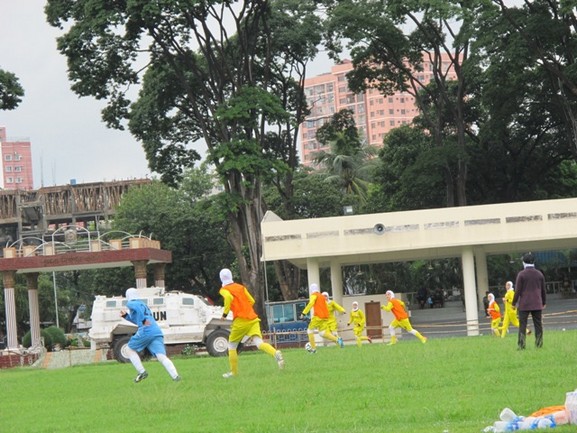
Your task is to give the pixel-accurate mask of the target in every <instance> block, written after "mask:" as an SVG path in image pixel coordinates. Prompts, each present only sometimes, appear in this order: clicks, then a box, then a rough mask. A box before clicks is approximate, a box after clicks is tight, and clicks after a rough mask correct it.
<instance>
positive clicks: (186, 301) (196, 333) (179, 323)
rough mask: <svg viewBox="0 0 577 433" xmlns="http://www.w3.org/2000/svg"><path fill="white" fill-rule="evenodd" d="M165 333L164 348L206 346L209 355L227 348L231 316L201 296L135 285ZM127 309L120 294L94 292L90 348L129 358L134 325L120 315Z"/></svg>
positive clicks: (124, 359)
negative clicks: (103, 294) (110, 350)
mask: <svg viewBox="0 0 577 433" xmlns="http://www.w3.org/2000/svg"><path fill="white" fill-rule="evenodd" d="M138 292H139V293H140V295H141V296H140V299H141V300H142V301H144V302H146V304H147V305H148V308H150V311H151V312H152V314H153V315H154V318H155V319H156V321H157V322H158V325H159V326H160V328H161V329H162V332H163V333H164V344H165V345H166V346H167V349H170V346H173V345H182V346H183V347H184V345H186V344H188V345H194V346H200V347H206V350H207V351H208V353H209V354H210V355H212V356H223V355H226V354H227V351H228V335H229V333H230V325H231V323H232V322H231V321H230V320H222V312H223V308H222V307H218V306H214V305H210V304H209V303H208V302H206V300H205V299H204V298H201V297H200V296H196V295H192V294H189V293H183V292H172V291H170V292H166V291H165V290H164V288H162V287H147V288H141V289H138ZM125 309H126V298H124V297H122V296H113V297H106V296H100V295H99V296H96V298H95V300H94V305H93V306H92V316H91V318H92V328H91V329H90V331H89V333H88V335H89V337H90V340H91V346H92V349H102V348H110V349H112V351H113V353H114V358H116V359H117V360H118V361H120V362H129V360H128V357H127V356H126V347H127V344H128V340H129V339H130V337H131V336H132V334H134V333H135V332H136V330H137V326H136V325H135V324H133V323H132V322H129V321H128V320H125V319H123V318H122V317H120V312H121V311H122V310H125Z"/></svg>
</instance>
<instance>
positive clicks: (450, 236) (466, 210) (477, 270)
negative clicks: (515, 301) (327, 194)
mask: <svg viewBox="0 0 577 433" xmlns="http://www.w3.org/2000/svg"><path fill="white" fill-rule="evenodd" d="M261 230H262V238H263V253H262V260H263V261H274V260H289V261H291V262H292V263H293V264H295V265H296V266H298V267H300V268H301V269H306V270H307V275H308V282H309V284H310V283H314V282H317V283H319V282H320V281H319V280H320V268H323V267H324V268H327V267H330V275H331V286H332V290H333V293H332V295H333V297H334V298H335V300H336V301H337V302H339V301H340V300H341V299H342V296H343V292H344V290H343V281H342V267H344V266H350V265H359V264H370V263H385V262H399V261H412V260H422V259H425V260H433V259H441V258H449V257H460V258H461V262H462V271H463V285H464V295H465V307H466V319H467V334H468V335H478V334H479V317H478V311H479V308H478V295H477V294H478V293H484V292H485V291H486V290H488V287H489V283H488V272H487V256H488V255H492V254H506V253H519V254H521V253H523V252H526V251H546V250H558V249H569V248H577V199H575V198H571V199H561V200H543V201H531V202H518V203H506V204H494V205H482V206H467V207H457V208H442V209H427V210H416V211H406V212H390V213H376V214H365V215H350V216H342V217H331V218H317V219H303V220H291V221H284V220H282V219H281V218H279V217H278V216H277V215H275V214H274V213H272V212H267V213H266V215H265V217H264V218H263V220H262V222H261Z"/></svg>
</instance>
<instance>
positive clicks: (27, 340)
mask: <svg viewBox="0 0 577 433" xmlns="http://www.w3.org/2000/svg"><path fill="white" fill-rule="evenodd" d="M40 336H41V337H42V339H43V340H44V347H45V348H46V350H52V346H53V344H52V336H51V335H50V334H49V333H47V332H46V329H41V330H40ZM31 345H32V334H31V332H30V331H28V332H27V333H26V334H24V337H22V346H24V347H30V346H31Z"/></svg>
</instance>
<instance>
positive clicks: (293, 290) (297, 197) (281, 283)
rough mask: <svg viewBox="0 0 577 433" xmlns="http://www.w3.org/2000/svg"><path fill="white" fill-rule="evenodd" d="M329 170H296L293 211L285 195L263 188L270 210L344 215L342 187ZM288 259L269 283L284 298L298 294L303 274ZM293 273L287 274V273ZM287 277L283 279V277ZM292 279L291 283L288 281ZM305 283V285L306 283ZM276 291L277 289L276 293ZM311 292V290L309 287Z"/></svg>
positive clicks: (284, 215) (315, 215)
mask: <svg viewBox="0 0 577 433" xmlns="http://www.w3.org/2000/svg"><path fill="white" fill-rule="evenodd" d="M327 177H328V175H327V174H326V173H322V172H318V171H315V172H314V171H312V170H311V169H310V168H306V167H301V168H300V169H299V170H297V171H295V173H294V182H293V185H294V193H293V196H292V204H291V213H290V214H287V213H286V206H285V202H284V197H282V196H281V195H280V194H279V191H278V189H276V188H274V187H272V186H271V187H268V188H267V189H266V190H265V191H264V195H265V200H266V202H267V204H268V206H269V209H270V210H272V211H273V212H275V213H276V214H277V215H278V216H279V217H281V218H283V219H304V218H323V217H331V216H339V215H342V211H343V206H344V205H345V204H346V203H347V199H346V197H344V196H343V194H342V191H341V188H340V187H339V186H338V185H337V184H336V183H335V182H328V181H327ZM288 263H289V262H275V263H274V269H275V275H274V276H271V277H269V279H268V285H269V287H272V288H273V289H274V288H276V286H278V292H280V293H281V294H282V299H276V300H279V301H280V300H283V299H284V300H290V299H297V298H298V297H299V289H301V288H302V286H303V284H302V281H303V278H304V275H303V273H302V271H301V270H300V269H299V268H297V267H295V266H292V265H290V266H288ZM287 272H290V275H289V276H287V275H286V273H287ZM283 275H284V276H285V278H282V276H283ZM288 281H292V284H288V283H287V282H288ZM305 286H306V284H305ZM274 293H276V292H274ZM306 293H308V289H307V290H306Z"/></svg>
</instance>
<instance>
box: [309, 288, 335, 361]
mask: <svg viewBox="0 0 577 433" xmlns="http://www.w3.org/2000/svg"><path fill="white" fill-rule="evenodd" d="M309 291H310V294H311V295H310V298H309V303H308V304H307V305H306V307H305V308H304V310H303V311H302V315H303V316H305V315H306V314H308V312H309V311H310V310H311V309H312V308H313V307H314V312H313V317H312V319H311V321H310V323H309V326H308V328H307V335H308V338H309V343H310V344H311V347H312V353H314V352H316V350H317V343H316V342H315V329H316V330H318V332H319V335H320V336H321V337H323V338H325V339H327V340H330V341H332V342H334V343H337V344H338V345H339V346H340V347H344V343H343V339H342V338H340V337H338V338H337V337H335V336H334V335H333V334H332V333H331V332H330V331H329V329H328V327H329V308H328V306H327V300H326V299H325V297H324V296H323V295H322V294H321V292H320V290H319V286H318V284H314V283H313V284H311V287H310V290H309Z"/></svg>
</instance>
